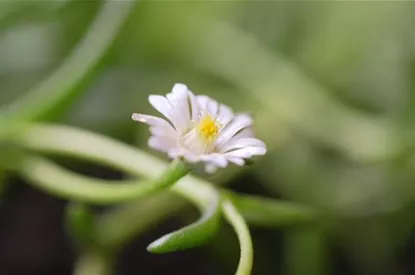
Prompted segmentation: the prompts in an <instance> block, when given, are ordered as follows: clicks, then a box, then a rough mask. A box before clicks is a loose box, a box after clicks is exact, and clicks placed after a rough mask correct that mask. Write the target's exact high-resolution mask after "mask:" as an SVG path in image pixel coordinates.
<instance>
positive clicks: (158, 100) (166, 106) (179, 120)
mask: <svg viewBox="0 0 415 275" xmlns="http://www.w3.org/2000/svg"><path fill="white" fill-rule="evenodd" d="M148 101H149V102H150V104H151V105H153V107H154V109H156V110H157V111H158V112H160V113H161V114H162V115H164V116H165V117H166V118H167V119H168V120H170V122H171V123H172V124H173V127H174V128H175V129H176V131H179V132H181V131H183V129H184V125H185V124H186V117H185V116H184V115H182V114H181V113H180V112H179V110H177V109H176V108H175V107H174V106H173V105H172V104H171V103H170V101H169V100H168V99H167V98H166V97H164V96H160V95H150V96H149V97H148Z"/></svg>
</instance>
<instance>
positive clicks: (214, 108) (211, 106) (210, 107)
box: [196, 95, 219, 117]
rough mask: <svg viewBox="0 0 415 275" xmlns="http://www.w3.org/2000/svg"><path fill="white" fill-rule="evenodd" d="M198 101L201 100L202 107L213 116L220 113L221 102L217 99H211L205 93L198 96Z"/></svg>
mask: <svg viewBox="0 0 415 275" xmlns="http://www.w3.org/2000/svg"><path fill="white" fill-rule="evenodd" d="M196 99H197V101H198V102H199V106H200V108H201V109H202V110H203V111H204V112H207V113H208V114H210V115H211V116H212V117H216V116H217V115H218V110H219V103H218V102H217V101H216V100H213V99H211V98H210V97H208V96H205V95H198V96H196Z"/></svg>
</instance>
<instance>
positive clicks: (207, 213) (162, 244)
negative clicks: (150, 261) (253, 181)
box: [147, 194, 222, 253]
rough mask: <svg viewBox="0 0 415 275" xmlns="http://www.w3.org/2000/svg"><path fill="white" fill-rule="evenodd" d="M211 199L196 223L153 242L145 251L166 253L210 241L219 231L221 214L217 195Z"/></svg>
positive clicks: (219, 200)
mask: <svg viewBox="0 0 415 275" xmlns="http://www.w3.org/2000/svg"><path fill="white" fill-rule="evenodd" d="M213 199H214V201H212V202H211V203H210V205H206V207H204V208H203V209H201V213H202V216H201V217H200V219H199V220H198V221H196V222H195V223H192V224H191V225H188V226H186V227H184V228H181V229H179V230H177V231H174V232H172V233H169V234H167V235H164V236H163V237H161V238H159V239H157V240H155V241H153V242H152V243H151V244H150V245H149V246H148V247H147V250H148V251H150V252H152V253H167V252H173V251H177V250H183V249H187V248H192V247H196V246H199V245H202V244H204V243H206V242H207V241H208V240H210V239H211V238H212V237H213V236H214V235H216V233H217V231H218V230H219V226H220V218H221V214H222V213H221V212H222V211H221V207H220V206H221V199H220V197H219V194H218V196H216V197H214V198H213Z"/></svg>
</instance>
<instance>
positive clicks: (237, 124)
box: [216, 114, 252, 147]
mask: <svg viewBox="0 0 415 275" xmlns="http://www.w3.org/2000/svg"><path fill="white" fill-rule="evenodd" d="M251 125H252V118H251V117H250V116H249V115H246V114H240V115H237V116H235V117H234V118H233V120H232V121H231V122H230V123H229V124H228V126H227V127H225V128H224V129H223V130H222V131H221V133H220V135H219V138H218V140H217V142H216V144H217V145H218V146H219V147H221V146H222V145H224V144H225V143H226V142H227V141H228V140H230V139H231V138H232V137H233V136H235V134H236V133H238V132H239V131H241V130H243V129H244V128H247V127H249V126H251Z"/></svg>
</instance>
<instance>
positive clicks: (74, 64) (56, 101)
mask: <svg viewBox="0 0 415 275" xmlns="http://www.w3.org/2000/svg"><path fill="white" fill-rule="evenodd" d="M134 4H135V1H125V2H123V3H119V2H117V1H105V3H104V4H103V7H102V8H101V11H100V12H99V14H98V16H97V18H96V19H95V21H94V22H93V23H92V25H91V27H90V28H89V31H88V33H87V34H86V35H85V37H84V38H83V40H82V41H81V42H80V43H79V45H78V46H77V47H76V48H75V49H74V50H73V52H72V53H71V55H70V56H68V57H67V58H66V60H65V61H64V63H63V64H62V65H61V66H60V67H59V68H58V69H57V70H55V71H54V72H53V73H52V74H51V75H50V76H49V77H48V78H47V79H45V80H44V81H43V82H42V83H40V84H39V85H38V86H36V87H35V88H34V89H33V90H32V91H29V92H28V93H27V94H25V95H24V96H23V97H22V98H20V99H19V100H17V101H16V102H14V103H13V104H11V105H9V106H7V108H4V109H2V110H1V113H0V116H1V115H7V116H13V117H15V118H18V119H22V120H33V119H39V118H44V117H46V116H48V115H49V114H50V113H52V112H54V111H57V110H60V109H62V106H64V105H65V103H66V101H69V100H71V99H72V98H74V97H75V96H76V95H77V94H79V93H80V92H82V91H85V89H79V88H80V86H81V84H82V83H83V82H85V81H86V80H87V79H88V77H90V76H91V74H92V73H93V71H94V68H96V67H97V65H98V64H99V62H100V61H101V60H102V59H103V57H104V56H105V54H106V53H107V52H108V50H109V49H110V46H111V45H112V42H113V41H114V38H115V36H116V35H117V33H118V32H119V30H120V28H121V26H122V25H123V23H124V21H125V20H126V19H127V17H128V14H129V12H130V11H131V10H132V7H133V5H134Z"/></svg>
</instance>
